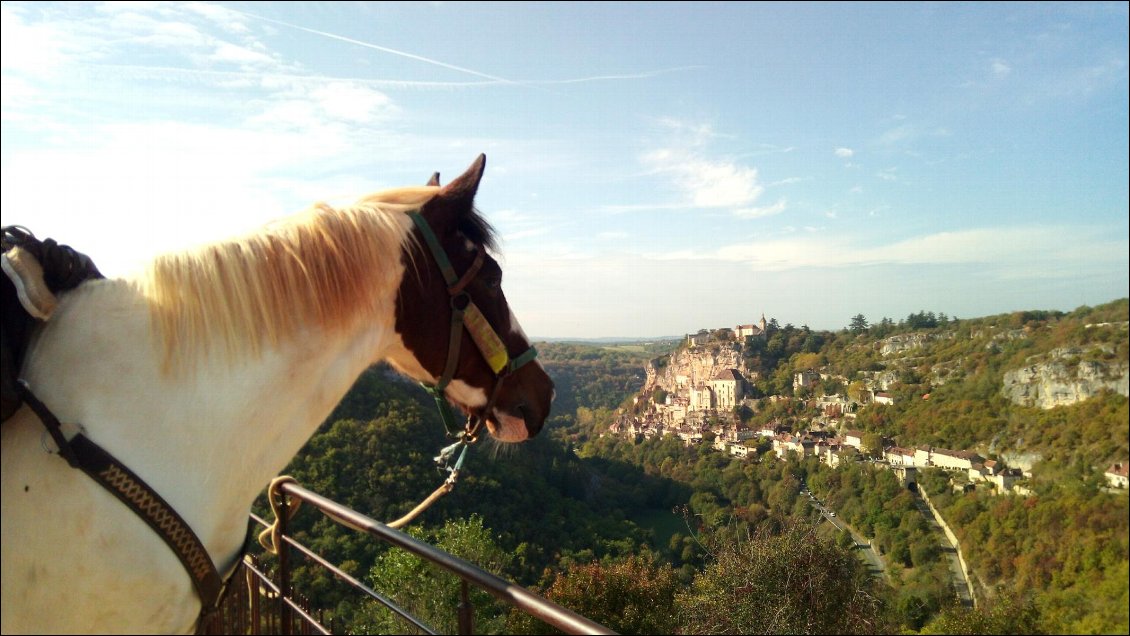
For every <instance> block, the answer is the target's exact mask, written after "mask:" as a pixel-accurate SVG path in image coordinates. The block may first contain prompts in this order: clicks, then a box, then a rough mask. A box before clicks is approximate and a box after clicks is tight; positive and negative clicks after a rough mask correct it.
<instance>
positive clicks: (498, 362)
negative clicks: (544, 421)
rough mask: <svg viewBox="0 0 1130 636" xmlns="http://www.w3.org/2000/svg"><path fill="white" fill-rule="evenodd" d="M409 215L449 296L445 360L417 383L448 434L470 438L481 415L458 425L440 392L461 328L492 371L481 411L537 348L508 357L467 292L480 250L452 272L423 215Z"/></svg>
mask: <svg viewBox="0 0 1130 636" xmlns="http://www.w3.org/2000/svg"><path fill="white" fill-rule="evenodd" d="M409 216H410V217H411V218H412V222H413V223H415V225H416V229H418V230H419V231H420V234H421V235H422V236H423V237H424V241H425V242H426V243H427V244H428V248H429V250H430V251H431V253H432V257H433V258H434V259H435V261H436V265H437V266H438V267H439V270H440V272H441V273H442V274H443V278H444V280H445V281H446V282H447V292H448V294H449V295H450V297H451V329H450V333H449V336H448V345H447V362H446V364H445V365H444V370H443V375H441V376H440V378H439V381H437V382H436V383H435V384H427V383H421V386H423V387H424V390H426V391H427V392H428V393H429V394H431V396H432V397H433V398H435V401H436V406H437V408H438V409H439V412H440V417H441V418H442V419H443V426H444V428H446V429H447V433H448V435H450V436H451V437H455V438H462V439H464V440H468V441H474V439H475V437H476V435H477V433H478V429H479V427H480V426H482V418H476V417H473V416H472V417H468V419H467V423H466V424H465V425H464V426H463V427H462V428H459V426H458V425H457V424H456V422H455V415H454V413H452V411H451V405H450V404H449V403H448V402H447V399H446V397H445V396H444V391H445V390H446V389H447V385H448V384H450V383H451V380H452V379H453V378H454V377H455V367H456V366H457V365H458V364H459V349H460V345H461V343H462V341H463V329H466V330H467V333H468V334H469V335H470V336H471V340H472V341H473V342H474V343H475V347H476V348H477V349H478V350H479V353H480V354H482V356H483V359H484V360H485V361H486V363H487V365H488V366H489V367H490V369H491V371H493V372H494V375H495V383H494V389H493V390H492V391H491V396H490V399H489V400H488V401H487V404H486V406H485V407H484V408H483V413H489V412H490V411H491V409H493V408H494V402H495V400H496V399H497V398H498V394H499V390H500V389H501V388H502V381H503V380H504V379H505V378H506V376H508V375H510V374H511V373H513V372H515V371H517V370H518V369H520V368H521V367H522V366H524V365H526V364H528V363H530V362H532V361H533V360H534V359H536V358H537V354H538V352H537V349H534V348H533V347H530V348H529V349H527V350H526V351H525V352H524V353H522V354H521V355H519V356H518V357H516V358H513V359H511V357H510V352H509V351H508V350H507V349H506V345H505V344H504V343H503V342H502V338H500V337H499V336H498V333H497V332H496V331H495V330H494V328H493V327H491V326H490V322H489V321H487V319H486V316H484V315H483V313H482V312H481V311H479V308H478V307H477V306H475V303H474V301H473V300H471V296H470V294H468V293H467V291H466V289H467V286H468V285H470V284H471V281H473V280H474V279H475V277H476V276H477V275H478V273H479V270H480V269H481V268H482V266H483V262H484V261H485V256H484V255H483V251H482V250H478V253H477V254H476V255H475V260H474V262H472V263H471V266H470V267H469V268H468V269H467V271H466V272H464V274H463V276H462V277H459V276H456V274H455V268H454V267H452V265H451V261H450V259H448V258H447V253H446V252H444V250H443V246H442V245H440V242H439V239H438V238H436V235H435V232H433V231H432V228H431V227H430V226H429V225H428V222H427V220H425V219H424V216H423V215H422V214H420V213H418V212H412V213H411V214H409Z"/></svg>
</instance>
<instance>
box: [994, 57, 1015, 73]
mask: <svg viewBox="0 0 1130 636" xmlns="http://www.w3.org/2000/svg"><path fill="white" fill-rule="evenodd" d="M992 69H993V75H996V76H997V77H1004V76H1006V75H1008V74H1009V73H1011V72H1012V67H1011V66H1009V64H1008V62H1006V61H1004V60H1002V59H1000V58H997V59H995V60H993V62H992Z"/></svg>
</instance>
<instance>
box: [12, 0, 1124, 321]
mask: <svg viewBox="0 0 1130 636" xmlns="http://www.w3.org/2000/svg"><path fill="white" fill-rule="evenodd" d="M1127 7H1128V5H1127V3H1113V4H1107V3H1098V4H1095V3H1070V4H1068V3H1063V4H1059V3H1045V2H1040V3H1011V2H1010V3H1000V4H994V3H975V4H956V3H941V4H934V3H927V4H919V3H913V4H911V3H881V4H853V3H832V4H789V3H768V4H761V3H748V4H747V3H703V2H695V3H687V4H681V3H675V2H662V3H631V4H621V3H529V4H523V3H515V2H508V3H503V4H495V3H481V4H480V3H463V2H459V3H447V2H435V3H372V4H370V3H320V2H319V3H313V2H287V3H277V4H276V3H269V2H268V3H259V2H256V3H218V4H217V3H172V4H165V3H149V2H145V3H106V4H102V3H59V4H56V3H24V2H4V3H3V9H2V11H3V33H2V37H0V45H2V47H3V56H2V62H3V64H2V66H3V85H2V91H0V95H2V101H3V119H2V125H3V129H2V135H0V146H2V154H0V158H2V169H3V170H2V187H0V197H2V209H3V217H4V219H3V220H4V223H5V224H10V223H19V224H22V225H26V226H28V227H30V228H31V229H32V230H33V231H35V232H36V233H37V234H38V235H40V236H51V237H54V238H56V239H58V240H60V241H61V242H64V243H69V244H71V245H74V246H76V247H78V248H79V249H81V250H83V251H86V252H88V253H90V254H91V255H92V256H93V257H94V258H95V260H96V262H97V263H98V264H99V265H100V266H101V267H102V269H103V270H104V271H106V272H107V273H109V274H123V273H126V272H128V271H129V270H130V269H132V268H134V267H136V266H137V264H139V263H143V262H144V261H145V260H147V259H149V258H151V257H152V256H154V255H156V254H159V253H161V252H164V251H168V250H173V249H180V248H184V247H189V246H192V245H196V244H199V243H201V242H205V241H210V240H215V239H220V238H226V237H229V236H234V235H237V234H240V233H243V232H247V231H251V230H253V229H254V228H256V227H259V226H260V225H262V224H263V223H265V222H267V221H269V220H271V219H274V218H278V217H280V216H285V215H287V214H290V213H292V212H296V211H299V210H301V209H304V208H306V207H307V206H308V205H309V204H311V203H313V202H315V201H320V200H327V201H330V202H348V201H351V200H353V199H354V198H356V197H357V196H360V195H363V194H366V193H368V192H371V191H374V190H379V189H382V188H385V187H395V186H402V185H409V184H417V183H423V181H424V180H426V179H427V177H428V176H429V175H430V174H431V172H432V171H436V170H438V171H440V172H441V173H442V174H443V175H444V178H445V180H446V179H449V178H452V177H454V176H456V175H457V174H458V173H460V172H461V171H462V170H463V169H464V168H466V167H467V165H469V164H470V162H471V161H472V160H473V159H474V158H475V156H477V155H478V153H480V152H482V153H485V154H486V155H487V171H486V177H485V178H484V180H483V183H482V186H481V188H480V191H479V198H478V205H479V207H480V209H481V210H482V211H483V213H484V214H485V215H486V216H487V217H488V218H489V219H490V220H491V221H492V222H493V223H494V224H495V226H496V227H497V228H498V230H499V232H500V234H501V236H502V254H501V260H502V263H503V266H504V270H505V276H506V278H505V282H504V289H505V290H506V294H507V296H508V298H509V299H510V303H511V306H512V307H513V308H514V310H515V313H516V314H517V315H518V317H519V318H520V319H521V321H522V323H523V326H524V327H525V329H526V331H527V332H528V333H530V334H531V335H533V336H535V337H601V336H633V337H634V336H646V337H650V336H664V335H681V334H684V333H688V332H693V331H697V330H698V329H700V328H716V327H722V326H733V325H736V324H745V323H751V322H756V321H757V320H759V319H760V318H761V316H762V314H764V315H765V316H766V317H767V318H776V319H777V320H778V321H779V322H781V324H785V323H793V324H795V325H798V326H799V325H802V324H804V325H808V326H810V327H812V328H814V329H840V328H843V327H846V326H847V325H848V323H849V322H850V320H851V317H852V316H854V315H856V314H860V313H862V314H863V315H864V316H866V317H867V318H868V319H869V320H870V321H871V322H878V321H879V320H880V319H881V318H883V317H890V318H893V319H895V320H896V321H897V320H898V319H900V318H905V317H906V316H907V315H908V314H910V313H915V312H918V311H920V310H926V311H933V312H944V313H946V314H948V315H950V316H956V317H958V318H972V317H978V316H984V315H989V314H996V313H1002V312H1008V311H1014V310H1021V309H1058V310H1071V309H1074V308H1076V307H1078V306H1080V305H1095V304H1100V303H1104V302H1107V301H1110V300H1114V299H1116V298H1121V297H1125V296H1127V295H1130V292H1128V287H1130V282H1128V281H1130V274H1128V270H1130V266H1128V261H1130V240H1128V239H1130V230H1128V224H1127V217H1128V213H1130V204H1128V193H1127V182H1128V180H1130V179H1128V159H1127V157H1128V152H1130V151H1128V132H1127V121H1128V112H1127V111H1128V108H1127V102H1128V97H1127V96H1128V82H1127V59H1128V52H1127V49H1128V33H1127V23H1128V11H1127Z"/></svg>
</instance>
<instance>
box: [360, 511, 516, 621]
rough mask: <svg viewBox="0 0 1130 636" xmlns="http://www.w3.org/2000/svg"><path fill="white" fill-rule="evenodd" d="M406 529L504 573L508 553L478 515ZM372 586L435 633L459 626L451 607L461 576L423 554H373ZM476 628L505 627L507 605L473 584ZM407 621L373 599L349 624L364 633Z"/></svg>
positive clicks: (454, 605)
mask: <svg viewBox="0 0 1130 636" xmlns="http://www.w3.org/2000/svg"><path fill="white" fill-rule="evenodd" d="M408 534H410V535H412V536H414V537H416V538H417V539H420V540H422V541H425V542H427V543H431V544H433V545H435V546H436V547H438V548H439V549H441V550H443V551H445V552H449V553H451V554H454V555H455V556H457V557H459V558H461V559H464V560H466V561H470V562H471V563H474V564H475V565H478V566H479V567H481V568H483V569H484V570H487V571H488V572H491V573H493V574H496V575H499V576H505V573H506V570H507V569H508V568H509V566H510V564H511V562H512V560H513V558H512V557H511V555H510V554H508V553H506V552H505V551H503V550H502V548H500V547H499V546H498V544H497V543H495V540H494V537H493V533H492V532H491V531H490V529H488V528H485V527H483V520H482V518H481V517H479V516H478V515H472V516H471V518H470V519H460V520H454V521H448V522H447V523H446V524H444V526H443V528H441V529H439V530H433V531H428V530H420V529H416V528H410V529H409V530H408ZM369 579H370V581H371V582H372V587H373V589H375V590H377V591H378V592H380V593H382V594H384V595H386V596H388V597H389V598H391V599H392V600H393V601H394V602H396V604H397V605H399V606H400V607H402V608H404V609H405V610H407V611H408V612H409V613H410V614H412V615H413V616H416V617H417V618H419V619H420V620H422V621H423V622H424V623H425V624H427V625H429V626H430V627H432V628H433V629H435V630H436V631H438V632H439V633H443V634H454V633H456V632H457V631H458V618H457V616H456V613H455V609H456V608H457V607H458V606H459V603H460V579H459V577H457V576H455V575H454V574H451V573H449V572H447V571H446V570H441V569H439V568H438V567H436V566H434V565H432V564H431V563H428V562H426V561H424V560H423V559H421V558H419V557H417V556H415V555H413V554H410V553H408V552H405V551H404V550H398V549H393V550H390V551H388V552H386V553H385V554H383V555H382V556H380V557H379V558H378V559H377V560H376V564H375V565H374V566H373V567H372V569H371V570H370V571H369ZM471 604H472V605H473V606H474V617H475V629H476V631H477V632H479V633H488V634H490V633H500V632H502V631H503V630H504V627H505V622H506V614H507V611H508V609H509V608H508V606H506V605H505V604H503V603H502V602H501V601H498V600H497V599H495V598H494V597H493V596H491V595H490V594H488V593H487V592H485V591H483V590H481V589H478V588H475V587H472V588H471ZM407 627H408V625H407V624H405V623H404V622H403V620H402V619H400V618H399V617H398V616H396V615H395V614H393V613H392V612H391V611H390V610H388V609H387V608H385V607H384V606H383V605H381V604H379V603H377V602H376V601H371V602H369V603H367V604H366V605H365V606H363V607H362V608H361V609H360V611H359V612H358V613H357V615H356V616H355V617H354V623H353V625H352V630H353V631H355V632H357V633H363V634H366V633H367V634H401V633H405V629H406V628H407Z"/></svg>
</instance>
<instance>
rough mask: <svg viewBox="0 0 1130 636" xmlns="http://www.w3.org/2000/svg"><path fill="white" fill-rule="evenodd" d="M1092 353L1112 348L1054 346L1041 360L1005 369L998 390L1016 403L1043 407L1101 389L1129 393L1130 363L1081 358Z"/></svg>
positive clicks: (1079, 398) (1076, 399)
mask: <svg viewBox="0 0 1130 636" xmlns="http://www.w3.org/2000/svg"><path fill="white" fill-rule="evenodd" d="M1094 353H1101V354H1111V353H1113V349H1112V348H1111V347H1109V346H1107V345H1100V346H1096V347H1090V348H1087V349H1084V348H1078V347H1065V348H1062V349H1054V350H1052V351H1050V352H1048V354H1047V355H1046V356H1040V357H1041V358H1046V359H1045V360H1043V361H1040V362H1037V363H1035V364H1032V365H1031V366H1027V367H1023V368H1020V369H1015V370H1012V371H1007V372H1005V374H1004V386H1003V387H1002V389H1001V392H1002V393H1003V394H1004V396H1005V397H1007V398H1008V399H1010V400H1012V402H1013V403H1015V404H1019V405H1021V406H1035V407H1039V408H1042V409H1050V408H1053V407H1056V406H1066V405H1069V404H1075V403H1076V402H1081V401H1083V400H1086V399H1087V398H1090V397H1093V396H1095V395H1097V394H1098V393H1099V392H1100V391H1102V390H1103V389H1108V390H1111V391H1115V392H1117V393H1120V394H1122V395H1124V396H1127V397H1130V363H1128V362H1127V361H1126V360H1112V361H1105V360H1104V361H1098V360H1094V359H1081V358H1083V357H1084V356H1088V354H1094ZM1090 357H1095V356H1090ZM1100 357H1101V356H1100Z"/></svg>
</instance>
